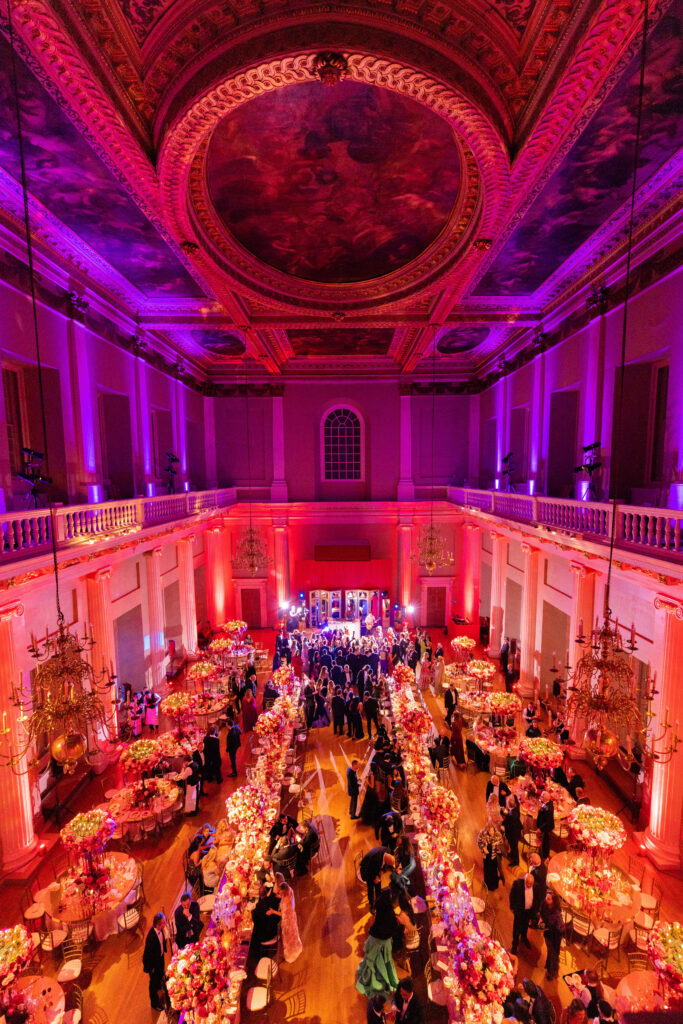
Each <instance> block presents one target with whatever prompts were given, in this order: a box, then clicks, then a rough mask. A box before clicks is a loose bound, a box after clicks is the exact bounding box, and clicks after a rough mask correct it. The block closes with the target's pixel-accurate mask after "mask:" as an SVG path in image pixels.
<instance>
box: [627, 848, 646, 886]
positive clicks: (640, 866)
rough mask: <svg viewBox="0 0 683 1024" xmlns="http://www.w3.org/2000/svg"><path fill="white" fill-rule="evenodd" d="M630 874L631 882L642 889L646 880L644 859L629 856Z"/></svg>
mask: <svg viewBox="0 0 683 1024" xmlns="http://www.w3.org/2000/svg"><path fill="white" fill-rule="evenodd" d="M628 874H629V876H630V878H631V881H632V882H633V883H634V884H635V885H638V886H640V887H641V888H642V885H643V879H644V878H645V862H644V861H643V859H642V857H634V856H633V855H632V854H629V858H628Z"/></svg>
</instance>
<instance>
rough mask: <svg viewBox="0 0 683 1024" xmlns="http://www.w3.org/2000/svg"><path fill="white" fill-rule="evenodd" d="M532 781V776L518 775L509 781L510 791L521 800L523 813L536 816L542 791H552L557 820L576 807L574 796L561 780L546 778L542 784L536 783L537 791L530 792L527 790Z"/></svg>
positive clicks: (520, 804)
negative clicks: (561, 783) (555, 780)
mask: <svg viewBox="0 0 683 1024" xmlns="http://www.w3.org/2000/svg"><path fill="white" fill-rule="evenodd" d="M530 781H533V780H531V776H529V775H518V776H517V778H515V779H511V780H510V782H509V783H508V785H509V787H510V792H511V793H513V794H514V795H515V796H516V797H517V799H518V800H519V807H520V811H521V812H522V814H531V815H532V816H533V817H534V818H535V817H536V815H537V814H538V810H539V808H540V806H541V793H543V792H544V791H547V792H548V793H550V796H551V799H552V801H553V809H554V815H555V820H556V821H561V820H562V819H563V818H566V817H567V815H568V814H569V812H570V811H571V810H573V808H574V807H576V800H575V799H574V797H573V796H572V795H571V793H569V792H568V791H567V790H566V789H565V788H564V786H561V785H560V784H559V782H554V781H553V779H546V780H545V782H544V783H543V785H542V786H539V785H538V784H537V783H534V786H535V789H536V791H537V792H536V793H531V794H530V793H528V792H527V789H528V787H529V784H530Z"/></svg>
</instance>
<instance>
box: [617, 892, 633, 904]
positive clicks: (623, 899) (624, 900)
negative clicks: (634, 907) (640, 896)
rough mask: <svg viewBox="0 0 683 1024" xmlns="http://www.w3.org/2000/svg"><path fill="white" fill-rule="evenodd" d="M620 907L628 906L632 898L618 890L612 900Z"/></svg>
mask: <svg viewBox="0 0 683 1024" xmlns="http://www.w3.org/2000/svg"><path fill="white" fill-rule="evenodd" d="M614 902H615V903H616V904H618V906H620V907H630V906H631V903H632V900H631V897H630V896H627V895H626V893H625V892H618V893H617V895H616V898H615V900H614Z"/></svg>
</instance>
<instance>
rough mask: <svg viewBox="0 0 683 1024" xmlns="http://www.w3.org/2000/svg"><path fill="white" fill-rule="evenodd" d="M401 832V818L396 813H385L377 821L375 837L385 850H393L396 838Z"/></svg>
mask: <svg viewBox="0 0 683 1024" xmlns="http://www.w3.org/2000/svg"><path fill="white" fill-rule="evenodd" d="M402 832H403V818H402V817H401V815H400V814H399V813H398V811H387V813H386V814H383V815H382V817H381V818H380V819H379V824H378V826H377V828H376V829H375V836H376V837H377V838H378V839H379V841H380V843H381V844H382V846H385V847H386V848H387V850H391V851H393V850H395V849H396V843H397V841H398V837H399V836H400V835H401V833H402Z"/></svg>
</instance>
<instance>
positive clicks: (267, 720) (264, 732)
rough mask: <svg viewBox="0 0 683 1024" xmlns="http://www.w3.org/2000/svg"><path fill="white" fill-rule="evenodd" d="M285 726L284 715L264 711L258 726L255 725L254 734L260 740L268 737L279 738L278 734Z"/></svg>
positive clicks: (259, 718)
mask: <svg viewBox="0 0 683 1024" xmlns="http://www.w3.org/2000/svg"><path fill="white" fill-rule="evenodd" d="M284 725H285V720H284V718H283V716H282V714H278V712H277V711H273V710H272V709H271V710H270V711H264V712H263V713H262V714H260V715H259V717H258V719H257V721H256V724H255V725H254V734H255V735H256V736H259V737H260V738H262V739H263V738H264V737H266V736H277V735H278V733H280V732H282V730H283V728H284Z"/></svg>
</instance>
